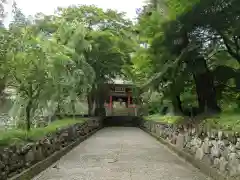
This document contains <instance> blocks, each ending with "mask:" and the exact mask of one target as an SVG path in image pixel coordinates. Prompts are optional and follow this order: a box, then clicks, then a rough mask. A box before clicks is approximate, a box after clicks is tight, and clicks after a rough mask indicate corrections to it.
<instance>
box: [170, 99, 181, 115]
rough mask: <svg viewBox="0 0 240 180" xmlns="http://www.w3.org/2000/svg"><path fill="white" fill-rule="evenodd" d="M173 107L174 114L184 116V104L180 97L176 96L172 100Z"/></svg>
mask: <svg viewBox="0 0 240 180" xmlns="http://www.w3.org/2000/svg"><path fill="white" fill-rule="evenodd" d="M172 105H173V108H174V114H176V115H181V114H182V112H183V111H182V102H181V99H180V95H176V96H174V97H173V98H172Z"/></svg>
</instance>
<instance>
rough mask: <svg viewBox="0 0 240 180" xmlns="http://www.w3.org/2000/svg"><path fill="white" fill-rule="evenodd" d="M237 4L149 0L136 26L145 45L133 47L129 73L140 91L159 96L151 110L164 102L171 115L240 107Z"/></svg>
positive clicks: (230, 2) (234, 1) (206, 0)
mask: <svg viewBox="0 0 240 180" xmlns="http://www.w3.org/2000/svg"><path fill="white" fill-rule="evenodd" d="M238 7H239V1H237V0H231V1H225V0H223V1H222V0H219V1H218V0H217V1H215V0H203V1H199V0H195V1H186V0H180V1H177V0H165V1H160V0H152V1H151V2H150V3H149V4H147V5H146V6H144V7H143V11H142V12H141V13H140V14H139V17H138V19H139V21H138V24H137V25H136V29H137V30H138V35H139V41H140V42H141V43H147V44H148V48H146V49H144V50H141V49H137V52H136V53H135V54H136V56H135V57H134V58H133V61H132V62H133V65H132V67H131V68H130V69H128V72H131V73H128V74H130V76H129V77H131V78H132V79H135V82H138V85H139V86H140V87H141V88H142V90H141V91H142V92H144V91H145V92H146V91H147V90H148V89H151V91H156V92H158V93H161V94H162V95H163V97H162V98H161V100H159V101H158V103H157V102H150V103H151V104H150V105H149V107H150V109H151V111H152V109H161V107H156V108H155V106H166V105H165V104H164V103H163V101H164V100H166V101H170V102H172V106H173V108H174V112H175V113H178V114H179V112H180V113H181V114H184V115H190V114H191V115H194V116H195V115H197V114H199V113H216V112H219V111H220V110H222V111H226V108H227V105H228V104H232V106H231V108H234V109H236V108H237V107H239V106H238V105H239V79H240V78H239V77H240V76H239V59H240V58H239V57H240V56H239V45H240V44H239V43H240V39H239V32H240V31H239V23H240V21H239V18H238V17H239V11H238V10H239V8H238ZM143 62H144V64H143ZM142 64H143V65H144V68H141V67H143V66H142ZM135 67H140V68H138V69H136V68H135ZM142 79H143V80H142ZM141 80H142V81H141ZM143 82H144V83H143ZM157 104H158V105H157ZM229 107H230V106H228V108H229ZM220 108H221V109H220ZM232 110H233V109H232Z"/></svg>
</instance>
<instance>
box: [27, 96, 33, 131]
mask: <svg viewBox="0 0 240 180" xmlns="http://www.w3.org/2000/svg"><path fill="white" fill-rule="evenodd" d="M31 110H32V99H30V100H29V102H28V104H27V107H26V123H27V131H30V129H31Z"/></svg>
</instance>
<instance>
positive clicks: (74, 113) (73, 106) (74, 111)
mask: <svg viewBox="0 0 240 180" xmlns="http://www.w3.org/2000/svg"><path fill="white" fill-rule="evenodd" d="M71 108H72V113H73V118H74V119H75V116H76V107H75V101H74V100H71Z"/></svg>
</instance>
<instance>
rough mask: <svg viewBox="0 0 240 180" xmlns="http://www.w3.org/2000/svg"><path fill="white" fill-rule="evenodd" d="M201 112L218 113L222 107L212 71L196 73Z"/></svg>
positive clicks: (195, 78)
mask: <svg viewBox="0 0 240 180" xmlns="http://www.w3.org/2000/svg"><path fill="white" fill-rule="evenodd" d="M194 80H195V84H196V91H197V95H198V104H199V110H200V112H208V113H209V112H210V113H217V112H220V111H221V109H220V107H219V106H218V104H217V97H216V89H215V86H214V83H213V77H212V74H211V72H209V71H206V72H205V73H201V74H196V75H194Z"/></svg>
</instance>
